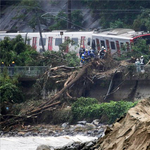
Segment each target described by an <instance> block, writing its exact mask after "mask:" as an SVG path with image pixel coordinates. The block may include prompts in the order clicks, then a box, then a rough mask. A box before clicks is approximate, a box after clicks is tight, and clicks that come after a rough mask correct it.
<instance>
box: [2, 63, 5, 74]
mask: <svg viewBox="0 0 150 150" xmlns="http://www.w3.org/2000/svg"><path fill="white" fill-rule="evenodd" d="M4 67H5V64H4V62H3V61H2V62H1V72H3V69H4Z"/></svg>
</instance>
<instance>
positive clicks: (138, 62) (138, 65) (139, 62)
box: [135, 56, 145, 73]
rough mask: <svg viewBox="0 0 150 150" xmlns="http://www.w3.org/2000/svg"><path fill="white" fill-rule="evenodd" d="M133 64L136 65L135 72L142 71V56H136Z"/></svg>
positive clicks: (143, 62)
mask: <svg viewBox="0 0 150 150" xmlns="http://www.w3.org/2000/svg"><path fill="white" fill-rule="evenodd" d="M135 65H136V71H137V72H142V73H144V72H145V70H144V65H145V59H144V57H143V56H141V57H140V58H137V59H136V61H135Z"/></svg>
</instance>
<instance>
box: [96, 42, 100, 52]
mask: <svg viewBox="0 0 150 150" xmlns="http://www.w3.org/2000/svg"><path fill="white" fill-rule="evenodd" d="M96 45H97V51H100V42H99V39H96Z"/></svg>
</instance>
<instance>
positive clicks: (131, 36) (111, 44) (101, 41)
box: [92, 28, 150, 55]
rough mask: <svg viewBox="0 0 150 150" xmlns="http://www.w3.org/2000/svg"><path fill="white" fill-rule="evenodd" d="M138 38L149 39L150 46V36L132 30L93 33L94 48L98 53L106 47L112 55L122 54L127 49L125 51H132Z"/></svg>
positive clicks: (120, 29) (119, 29)
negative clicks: (132, 45) (122, 50)
mask: <svg viewBox="0 0 150 150" xmlns="http://www.w3.org/2000/svg"><path fill="white" fill-rule="evenodd" d="M138 38H144V39H147V44H150V34H149V33H143V32H135V31H134V30H132V29H122V28H118V29H114V30H109V31H104V32H99V33H93V35H92V40H93V41H92V47H93V48H94V49H96V50H97V51H100V49H101V47H102V46H104V47H105V48H106V49H107V50H110V51H111V53H112V54H113V53H116V52H117V53H118V54H119V55H120V54H121V49H122V48H125V51H130V50H131V49H132V47H131V43H134V42H135V41H136V40H137V39H138Z"/></svg>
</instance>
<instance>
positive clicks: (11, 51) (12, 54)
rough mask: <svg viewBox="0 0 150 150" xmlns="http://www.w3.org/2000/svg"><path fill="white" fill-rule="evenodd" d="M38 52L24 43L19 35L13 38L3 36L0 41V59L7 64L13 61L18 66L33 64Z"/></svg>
mask: <svg viewBox="0 0 150 150" xmlns="http://www.w3.org/2000/svg"><path fill="white" fill-rule="evenodd" d="M38 55H39V54H38V52H37V51H35V50H34V49H33V48H32V47H31V46H29V45H26V44H25V42H24V39H23V38H22V37H21V35H18V36H16V38H14V39H10V38H9V37H5V38H4V40H2V41H0V61H1V62H2V61H3V62H5V65H6V66H8V65H9V64H11V62H12V61H15V63H16V65H18V66H25V65H34V64H36V59H37V57H38Z"/></svg>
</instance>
